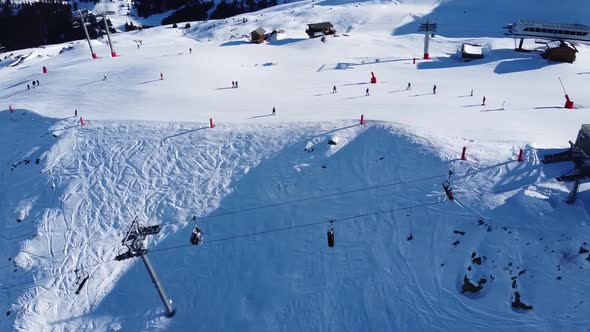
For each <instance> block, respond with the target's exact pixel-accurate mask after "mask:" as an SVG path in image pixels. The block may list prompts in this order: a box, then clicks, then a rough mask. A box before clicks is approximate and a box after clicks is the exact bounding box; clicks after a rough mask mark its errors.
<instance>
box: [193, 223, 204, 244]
mask: <svg viewBox="0 0 590 332" xmlns="http://www.w3.org/2000/svg"><path fill="white" fill-rule="evenodd" d="M191 243H192V244H193V245H195V246H198V245H200V244H201V243H203V233H202V232H201V229H200V228H199V227H197V226H195V229H193V232H192V234H191Z"/></svg>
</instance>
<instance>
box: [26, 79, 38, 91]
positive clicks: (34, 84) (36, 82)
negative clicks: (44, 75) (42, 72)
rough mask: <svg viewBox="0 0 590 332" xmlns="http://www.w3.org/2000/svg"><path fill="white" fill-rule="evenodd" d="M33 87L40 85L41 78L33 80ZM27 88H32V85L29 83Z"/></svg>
mask: <svg viewBox="0 0 590 332" xmlns="http://www.w3.org/2000/svg"><path fill="white" fill-rule="evenodd" d="M32 83H33V88H34V87H36V86H39V80H33V82H32ZM27 90H31V86H30V85H29V84H28V83H27Z"/></svg>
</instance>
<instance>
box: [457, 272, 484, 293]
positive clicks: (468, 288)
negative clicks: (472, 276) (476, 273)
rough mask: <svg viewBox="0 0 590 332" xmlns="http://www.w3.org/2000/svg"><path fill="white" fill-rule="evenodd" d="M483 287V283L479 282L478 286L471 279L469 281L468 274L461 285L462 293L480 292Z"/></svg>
mask: <svg viewBox="0 0 590 332" xmlns="http://www.w3.org/2000/svg"><path fill="white" fill-rule="evenodd" d="M482 289H483V287H482V286H481V283H478V285H477V286H476V285H474V284H472V283H471V281H469V278H467V275H465V277H464V278H463V286H461V293H465V292H470V293H479V291H480V290H482Z"/></svg>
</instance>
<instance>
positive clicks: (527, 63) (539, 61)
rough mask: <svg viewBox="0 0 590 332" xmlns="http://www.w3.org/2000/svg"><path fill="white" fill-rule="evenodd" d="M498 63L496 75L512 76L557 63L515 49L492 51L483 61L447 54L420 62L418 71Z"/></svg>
mask: <svg viewBox="0 0 590 332" xmlns="http://www.w3.org/2000/svg"><path fill="white" fill-rule="evenodd" d="M493 62H498V64H497V65H496V67H495V68H494V73H496V74H510V73H517V72H524V71H530V70H537V69H541V68H544V67H547V66H551V65H555V64H557V63H556V62H550V61H547V60H545V59H543V58H542V57H541V56H540V54H538V53H536V52H534V53H519V52H516V51H514V50H513V49H497V50H490V51H489V52H487V53H486V54H485V58H483V59H474V60H471V61H465V60H463V58H462V57H461V56H460V55H459V54H451V53H447V54H446V56H442V57H436V58H434V59H433V60H432V61H428V62H426V61H425V62H420V63H418V65H417V66H416V68H418V69H422V70H428V69H444V68H457V67H470V66H478V65H483V64H488V63H493Z"/></svg>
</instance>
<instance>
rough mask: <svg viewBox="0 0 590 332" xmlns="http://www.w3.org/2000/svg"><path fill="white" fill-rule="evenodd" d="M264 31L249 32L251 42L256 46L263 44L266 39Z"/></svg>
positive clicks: (260, 29)
mask: <svg viewBox="0 0 590 332" xmlns="http://www.w3.org/2000/svg"><path fill="white" fill-rule="evenodd" d="M265 34H266V31H265V30H264V29H263V28H258V29H256V30H254V31H252V32H250V36H251V37H252V42H253V43H256V44H260V43H262V42H264V39H265V38H266V35H265Z"/></svg>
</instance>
